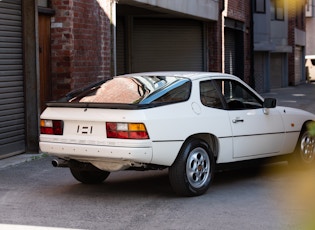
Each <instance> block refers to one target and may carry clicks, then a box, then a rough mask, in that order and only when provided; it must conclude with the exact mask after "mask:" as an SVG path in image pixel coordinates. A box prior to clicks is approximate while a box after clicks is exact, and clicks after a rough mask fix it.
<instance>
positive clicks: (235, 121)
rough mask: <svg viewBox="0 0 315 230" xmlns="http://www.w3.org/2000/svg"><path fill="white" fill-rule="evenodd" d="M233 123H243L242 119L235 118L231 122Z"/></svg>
mask: <svg viewBox="0 0 315 230" xmlns="http://www.w3.org/2000/svg"><path fill="white" fill-rule="evenodd" d="M232 122H233V123H238V122H244V120H243V119H239V118H235V119H233V120H232Z"/></svg>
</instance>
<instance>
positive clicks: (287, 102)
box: [0, 83, 315, 170]
mask: <svg viewBox="0 0 315 230" xmlns="http://www.w3.org/2000/svg"><path fill="white" fill-rule="evenodd" d="M261 95H262V96H263V97H265V98H266V97H273V98H276V99H277V105H280V106H288V107H293V108H300V109H303V110H306V111H309V112H311V113H314V114H315V83H305V84H301V85H298V86H295V87H286V88H279V89H272V90H271V91H270V92H268V93H263V94H261ZM41 157H45V154H44V153H39V154H28V153H25V154H21V155H17V156H12V157H9V158H6V159H0V170H1V169H3V168H6V167H11V166H14V165H17V164H21V163H24V162H29V161H32V160H35V159H38V158H41Z"/></svg>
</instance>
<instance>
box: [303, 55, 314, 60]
mask: <svg viewBox="0 0 315 230" xmlns="http://www.w3.org/2000/svg"><path fill="white" fill-rule="evenodd" d="M305 59H315V55H306V56H305Z"/></svg>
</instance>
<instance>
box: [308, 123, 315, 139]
mask: <svg viewBox="0 0 315 230" xmlns="http://www.w3.org/2000/svg"><path fill="white" fill-rule="evenodd" d="M307 128H308V131H309V132H310V134H311V135H312V136H315V122H314V121H313V122H310V123H309V124H308V126H307Z"/></svg>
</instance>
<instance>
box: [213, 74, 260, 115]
mask: <svg viewBox="0 0 315 230" xmlns="http://www.w3.org/2000/svg"><path fill="white" fill-rule="evenodd" d="M216 83H217V86H218V88H219V90H220V92H221V93H222V95H223V97H224V99H225V102H226V104H227V109H229V110H242V109H257V108H262V107H263V104H262V102H261V100H260V99H259V98H257V97H256V96H255V94H253V93H252V92H251V91H250V90H249V89H247V88H246V87H245V86H244V85H242V84H241V83H239V82H237V81H234V80H229V79H220V80H216Z"/></svg>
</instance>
